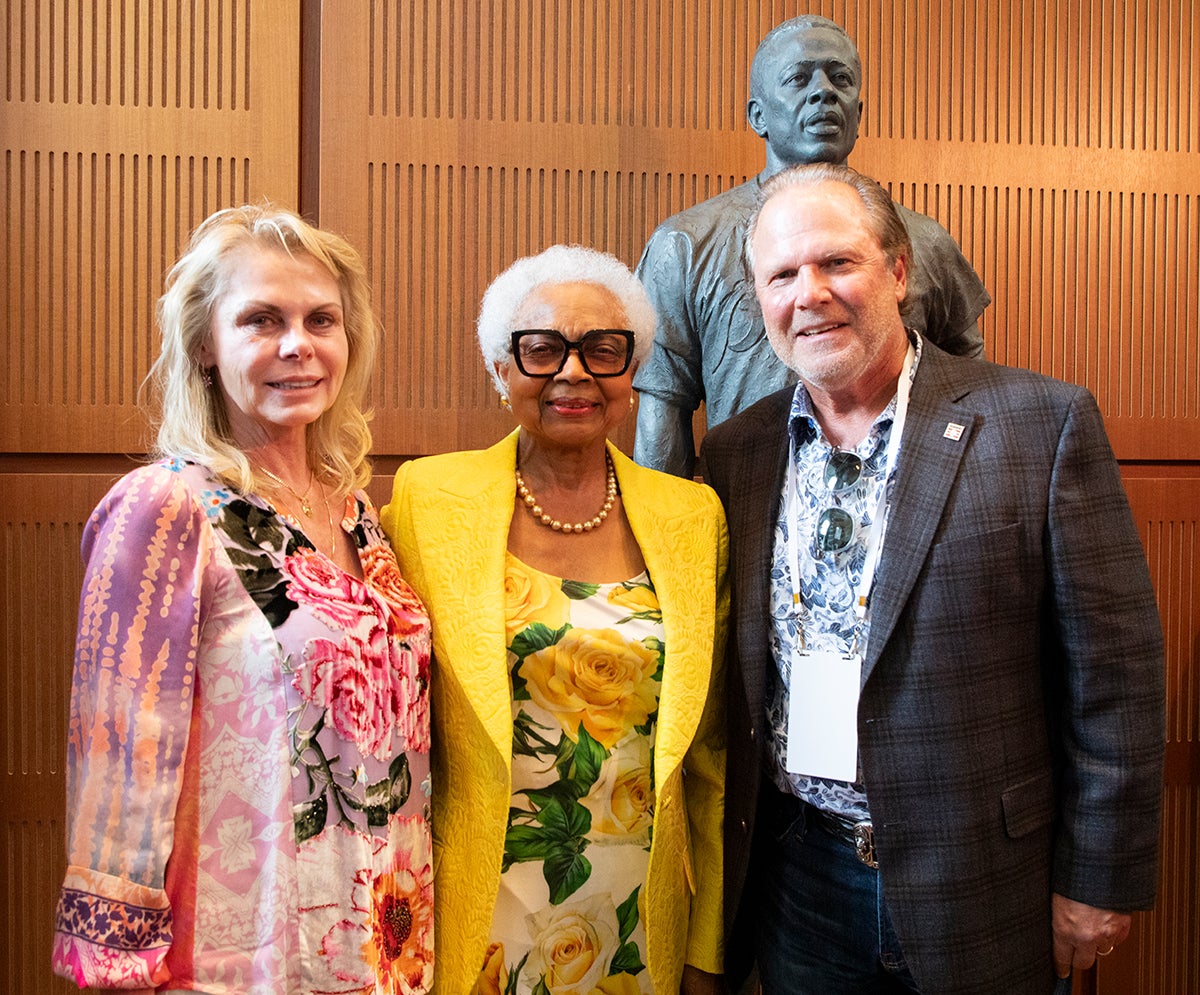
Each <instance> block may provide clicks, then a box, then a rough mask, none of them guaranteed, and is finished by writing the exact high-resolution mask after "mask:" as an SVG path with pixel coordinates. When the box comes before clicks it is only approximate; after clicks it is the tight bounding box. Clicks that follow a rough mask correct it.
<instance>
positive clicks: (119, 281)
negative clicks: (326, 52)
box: [0, 0, 299, 452]
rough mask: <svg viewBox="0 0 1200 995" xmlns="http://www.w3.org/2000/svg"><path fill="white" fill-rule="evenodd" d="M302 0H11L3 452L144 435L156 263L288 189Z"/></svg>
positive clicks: (1, 253)
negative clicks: (215, 217)
mask: <svg viewBox="0 0 1200 995" xmlns="http://www.w3.org/2000/svg"><path fill="white" fill-rule="evenodd" d="M298 8H299V0H269V2H262V3H254V4H253V5H251V3H250V2H249V0H205V2H202V3H192V2H190V0H142V2H138V0H114V2H111V3H107V4H99V3H91V2H83V0H69V2H59V0H55V2H51V0H37V2H34V0H29V2H22V3H17V2H15V0H14V2H9V3H6V4H5V13H4V16H3V18H0V52H3V56H4V60H5V76H4V86H5V101H4V104H3V107H2V110H0V114H2V118H0V130H2V131H3V134H4V157H3V161H2V162H0V198H2V200H0V210H2V212H3V221H4V231H5V235H4V240H3V243H2V244H0V281H2V282H0V286H2V287H3V290H4V299H5V304H4V310H5V324H4V329H3V333H2V334H3V348H2V350H0V357H2V358H3V361H4V366H5V368H4V370H3V372H2V373H0V404H2V405H3V411H4V419H3V422H0V451H9V452H36V451H58V452H122V451H138V450H143V449H144V448H145V446H146V442H147V439H146V434H145V430H144V429H145V418H144V417H143V416H142V414H141V413H140V412H139V410H138V407H137V398H138V388H139V385H140V384H141V382H142V380H143V379H144V378H145V375H146V373H147V371H148V369H149V366H150V363H151V362H152V361H153V357H154V355H155V350H156V348H157V346H156V343H157V332H156V329H155V327H154V302H155V300H156V299H157V297H158V295H159V294H160V293H161V292H162V277H163V273H164V272H165V270H166V268H167V267H168V266H169V265H170V264H171V263H172V262H173V261H174V259H175V258H176V257H177V255H178V254H179V251H180V249H181V247H182V246H183V245H184V244H185V243H186V240H187V237H188V234H189V233H190V231H191V229H192V228H193V227H194V226H195V225H196V224H197V223H198V222H199V221H200V220H201V219H203V218H204V217H205V216H207V215H208V214H209V213H211V212H212V211H214V210H216V209H217V208H219V207H223V206H227V205H230V204H238V203H243V202H245V201H247V200H253V199H257V198H261V197H269V198H271V199H274V200H276V201H279V202H281V203H284V204H288V205H291V206H295V205H296V202H297V197H298V193H299V190H298V186H299V21H298ZM267 67H269V68H267Z"/></svg>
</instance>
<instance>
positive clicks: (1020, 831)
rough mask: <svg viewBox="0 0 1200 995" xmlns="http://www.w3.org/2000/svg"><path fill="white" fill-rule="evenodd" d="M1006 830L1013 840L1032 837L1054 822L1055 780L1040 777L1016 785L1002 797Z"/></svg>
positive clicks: (1041, 775) (1049, 777)
mask: <svg viewBox="0 0 1200 995" xmlns="http://www.w3.org/2000/svg"><path fill="white" fill-rule="evenodd" d="M1000 801H1001V804H1002V805H1003V806H1004V828H1005V830H1006V831H1007V832H1008V835H1009V837H1011V838H1012V839H1020V838H1021V837H1022V836H1028V835H1029V834H1030V833H1032V832H1034V831H1035V830H1037V829H1042V828H1044V827H1046V826H1048V825H1050V823H1051V822H1053V821H1054V778H1053V777H1052V776H1051V775H1050V774H1038V775H1037V776H1036V777H1031V778H1029V779H1028V780H1027V781H1022V782H1021V783H1020V784H1014V785H1013V786H1012V787H1011V788H1009V789H1008V790H1007V791H1005V792H1004V793H1003V794H1001V796H1000Z"/></svg>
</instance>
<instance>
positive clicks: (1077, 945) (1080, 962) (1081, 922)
mask: <svg viewBox="0 0 1200 995" xmlns="http://www.w3.org/2000/svg"><path fill="white" fill-rule="evenodd" d="M1050 915H1051V921H1052V923H1053V926H1054V967H1055V970H1056V971H1057V972H1058V976H1059V977H1060V978H1065V977H1066V976H1067V975H1069V974H1070V973H1071V969H1072V968H1075V969H1077V970H1080V971H1083V970H1086V969H1087V968H1089V967H1091V966H1092V964H1094V963H1095V962H1096V957H1097V956H1100V957H1106V956H1107V955H1108V954H1110V953H1112V952H1113V948H1114V947H1115V946H1116V945H1117V944H1118V943H1120V942H1121V941H1122V940H1124V939H1125V937H1127V936H1128V935H1129V927H1130V925H1131V924H1132V923H1133V917H1132V916H1130V915H1127V914H1126V913H1124V912H1112V911H1110V910H1109V909H1097V908H1095V907H1094V906H1091V905H1084V904H1083V903H1082V902H1076V901H1074V900H1073V899H1070V898H1065V897H1064V896H1062V895H1052V896H1051V897H1050Z"/></svg>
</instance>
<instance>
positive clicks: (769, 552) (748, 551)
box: [726, 388, 793, 715]
mask: <svg viewBox="0 0 1200 995" xmlns="http://www.w3.org/2000/svg"><path fill="white" fill-rule="evenodd" d="M792 395H793V390H792V389H790V388H789V389H787V390H783V391H779V392H778V393H777V394H775V395H773V398H772V401H773V403H766V404H764V405H763V406H762V408H761V409H760V411H759V412H758V414H759V418H758V419H757V421H756V422H754V423H752V424H750V425H748V426H747V429H746V432H745V434H744V436H743V437H742V439H741V442H742V445H741V447H740V449H739V453H740V456H739V459H738V460H737V461H736V467H735V468H734V469H733V472H732V473H730V474H729V479H730V480H742V481H745V485H744V487H737V486H733V487H731V488H730V494H731V498H730V504H731V505H732V507H728V508H726V513H727V517H728V519H729V541H730V549H731V550H732V551H733V564H734V567H733V569H734V573H735V576H734V577H733V578H732V590H733V591H735V592H737V595H735V597H737V596H738V595H740V597H741V599H742V602H743V603H742V604H741V605H739V606H737V607H736V608H735V611H736V612H737V615H738V617H739V618H740V619H741V620H742V624H740V625H738V626H737V632H738V653H739V656H740V657H741V675H742V680H743V682H744V686H745V689H746V699H747V704H748V705H749V706H750V714H751V715H757V714H759V713H760V711H761V708H762V704H763V697H764V695H765V689H766V678H767V672H768V668H769V667H771V666H772V663H771V649H770V635H769V627H770V623H769V621H768V620H769V619H770V617H771V561H772V558H773V555H774V549H775V523H776V522H777V521H778V520H779V508H780V495H781V494H782V492H783V479H784V473H785V471H786V469H787V452H788V447H787V417H788V411H789V410H790V408H791V403H792Z"/></svg>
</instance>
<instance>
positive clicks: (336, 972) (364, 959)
mask: <svg viewBox="0 0 1200 995" xmlns="http://www.w3.org/2000/svg"><path fill="white" fill-rule="evenodd" d="M353 836H354V832H353V830H347V829H343V828H341V827H331V828H330V829H327V830H326V831H325V832H324V833H322V834H321V836H320V837H318V838H317V839H315V840H313V841H312V842H311V843H306V844H304V847H303V848H302V849H301V852H300V855H299V857H300V861H301V863H305V862H310V863H312V865H313V867H314V868H316V869H318V873H319V869H320V868H321V867H323V866H325V863H326V862H325V861H324V860H322V855H323V853H324V852H325V851H327V850H328V848H330V847H339V846H345V845H347V843H348V842H349V841H350V840H351V839H352V838H353ZM380 842H382V841H380ZM389 857H390V859H389ZM373 858H374V859H373V860H372V862H371V863H372V865H373V866H367V867H362V868H360V869H359V870H357V871H356V872H355V873H354V875H353V878H352V880H351V881H350V882H349V883H350V885H351V888H350V892H349V894H348V895H347V896H346V898H345V899H343V900H342V901H341V902H338V903H335V904H332V905H323V906H320V907H314V908H313V909H312V910H311V915H313V916H314V917H318V918H317V921H314V922H313V923H312V927H315V928H316V929H318V930H319V931H320V932H319V933H318V935H319V936H320V937H321V938H320V942H319V944H318V945H317V949H318V953H319V954H320V957H321V959H322V962H323V966H324V969H325V970H326V971H327V972H328V974H329V976H330V978H331V979H336V980H337V981H338V982H341V983H342V984H343V985H344V984H345V983H350V984H352V985H356V986H364V987H366V989H367V990H370V991H374V992H377V993H384V992H386V993H388V995H423V993H425V992H427V991H428V990H429V987H430V985H431V984H432V982H433V862H432V844H431V840H430V835H429V828H428V826H427V825H426V823H425V820H424V819H422V818H421V817H420V816H411V817H404V816H392V817H391V819H390V820H389V823H388V845H387V847H386V848H380V849H378V850H376V852H375V853H374V854H373ZM337 890H338V889H337V888H336V887H334V888H332V889H330V891H331V893H335V892H336V891H337ZM310 928H311V927H310ZM318 980H322V979H318ZM331 987H332V986H331ZM337 990H341V987H339V988H338V989H337ZM355 990H358V989H357V988H356V989H355Z"/></svg>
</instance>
